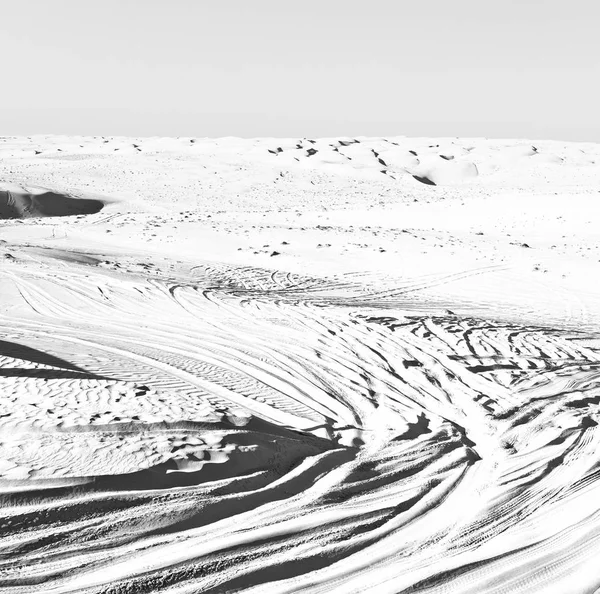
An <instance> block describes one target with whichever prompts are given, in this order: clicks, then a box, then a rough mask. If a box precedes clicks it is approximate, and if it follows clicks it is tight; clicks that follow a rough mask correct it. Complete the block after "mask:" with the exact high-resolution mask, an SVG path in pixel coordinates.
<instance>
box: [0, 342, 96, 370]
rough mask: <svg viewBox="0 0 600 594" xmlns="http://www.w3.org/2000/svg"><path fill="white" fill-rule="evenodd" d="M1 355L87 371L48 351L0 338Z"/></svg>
mask: <svg viewBox="0 0 600 594" xmlns="http://www.w3.org/2000/svg"><path fill="white" fill-rule="evenodd" d="M0 355H3V356H5V357H12V358H13V359H22V360H23V361H29V362H30V363H39V364H41V365H50V366H51V367H59V368H61V369H68V370H69V371H77V372H79V373H87V372H86V371H85V370H84V369H80V368H79V367H77V365H73V363H69V362H68V361H65V360H64V359H60V358H59V357H55V356H54V355H49V354H48V353H44V352H42V351H38V350H37V349H32V348H31V347H28V346H25V345H22V344H18V343H16V342H8V341H6V340H0ZM21 371H26V370H21Z"/></svg>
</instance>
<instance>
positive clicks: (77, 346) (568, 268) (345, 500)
mask: <svg viewBox="0 0 600 594" xmlns="http://www.w3.org/2000/svg"><path fill="white" fill-rule="evenodd" d="M59 149H60V150H59ZM0 156H1V157H2V160H1V161H0V174H1V176H2V179H4V180H5V182H4V186H2V184H1V183H0V199H5V209H4V210H2V205H1V204H0V212H4V213H6V214H5V216H10V217H12V218H6V219H5V220H3V221H0V500H1V503H2V505H1V506H0V518H1V520H0V522H1V526H2V528H1V531H0V553H1V557H0V591H1V592H15V593H25V592H44V593H45V592H48V593H51V592H56V593H58V592H64V593H67V592H85V593H89V594H91V593H98V594H99V593H105V594H109V593H110V594H117V593H130V592H136V593H137V592H165V593H169V594H175V593H177V594H183V593H189V594H192V593H198V592H210V593H225V592H255V593H260V594H262V593H275V592H277V593H283V592H290V593H292V592H293V593H295V592H306V593H317V592H323V593H325V592H326V593H331V592H336V593H350V592H357V593H359V592H360V593H362V592H372V593H374V594H375V593H377V594H379V593H388V592H389V593H400V592H405V593H408V592H411V593H426V592H427V593H434V592H436V593H438V592H439V593H454V592H457V593H465V594H466V593H472V594H476V593H477V594H478V593H481V592H494V593H501V592H502V593H504V592H507V593H508V592H511V593H512V592H524V593H525V592H526V593H529V592H539V593H546V592H556V593H557V594H558V593H560V594H564V593H569V592H582V593H583V592H594V591H595V590H596V589H597V588H600V572H599V571H598V569H597V561H596V559H597V557H598V554H599V553H600V512H599V510H598V501H599V497H600V483H599V481H598V476H599V475H598V453H597V452H598V451H599V450H600V430H599V428H598V422H599V419H600V334H599V328H600V281H598V278H600V277H599V276H598V273H599V272H600V270H599V268H600V266H599V259H600V246H599V244H598V235H597V231H596V229H597V221H598V214H600V213H599V210H600V209H599V207H598V205H597V204H598V198H597V196H598V191H599V190H600V147H598V146H595V145H583V144H564V143H562V144H561V143H550V142H546V143H531V142H527V141H488V140H482V139H468V140H448V139H442V140H432V139H406V138H391V139H362V138H361V139H326V140H314V141H313V140H308V139H301V140H295V139H294V140H291V139H287V140H278V139H262V140H239V139H222V140H216V141H210V140H201V139H122V138H120V139H113V138H106V139H103V138H95V139H91V138H60V137H48V138H41V137H40V138H28V139H26V138H20V139H4V142H3V143H2V144H1V145H0ZM596 163H598V164H596ZM49 193H50V194H51V196H52V208H54V211H52V212H50V211H49V210H48V207H47V206H45V205H44V197H45V196H46V197H47V196H48V194H49ZM61 196H62V197H64V198H65V200H66V202H64V203H62V202H60V199H61ZM3 197H4V198H3ZM15 197H17V198H18V197H26V198H27V200H25V198H23V199H22V201H21V202H20V203H19V204H25V206H26V208H25V207H24V208H21V209H20V210H19V209H15V204H16V202H15ZM32 197H35V199H33V198H32ZM23 200H25V202H23ZM77 200H87V201H88V202H87V203H83V202H80V203H78V204H79V205H83V206H82V207H81V209H79V210H78V209H77V207H73V208H75V210H73V208H72V205H73V202H72V201H75V202H76V201H77ZM57 201H58V203H57ZM17 202H18V201H17ZM92 203H93V205H94V209H95V210H94V211H90V212H89V214H80V213H82V212H87V210H85V208H84V207H85V205H86V204H87V205H89V204H92ZM57 204H58V205H59V206H60V208H59V209H58V210H59V211H60V212H56V208H57ZM65 205H67V206H65ZM9 206H10V208H9ZM97 209H101V210H99V211H98V212H95V211H96V210H97ZM50 210H52V209H50ZM57 214H58V215H63V216H56V215H57ZM50 215H53V216H50ZM67 215H69V216H67Z"/></svg>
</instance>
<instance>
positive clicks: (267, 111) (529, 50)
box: [0, 0, 600, 142]
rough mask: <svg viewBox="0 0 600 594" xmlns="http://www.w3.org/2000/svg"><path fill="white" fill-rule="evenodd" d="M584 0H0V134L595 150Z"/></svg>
mask: <svg viewBox="0 0 600 594" xmlns="http://www.w3.org/2000/svg"><path fill="white" fill-rule="evenodd" d="M599 26H600V6H599V2H598V0H360V1H358V0H302V1H297V0H294V1H291V0H210V1H209V0H0V40H1V42H2V50H1V54H0V66H1V68H0V74H1V76H2V80H3V89H2V92H1V93H0V135H5V136H6V135H17V134H24V135H31V134H50V133H52V134H84V135H128V136H129V135H130V136H197V137H204V136H242V137H253V136H297V137H312V136H338V135H343V136H359V135H364V136H393V135H406V136H487V137H504V138H506V137H519V138H534V139H535V138H537V139H543V138H554V139H563V140H584V141H597V142H600V34H599V33H598V28H599Z"/></svg>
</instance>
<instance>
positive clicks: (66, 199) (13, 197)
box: [0, 185, 104, 219]
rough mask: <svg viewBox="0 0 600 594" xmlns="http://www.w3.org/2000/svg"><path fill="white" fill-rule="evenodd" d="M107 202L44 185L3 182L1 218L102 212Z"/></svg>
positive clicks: (0, 201) (0, 192) (0, 194)
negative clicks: (4, 184) (23, 186)
mask: <svg viewBox="0 0 600 594" xmlns="http://www.w3.org/2000/svg"><path fill="white" fill-rule="evenodd" d="M103 207H104V203H103V202H102V201H100V200H92V199H89V198H75V197H74V196H68V195H67V194H60V193H58V192H51V191H49V190H45V189H42V188H35V189H34V188H20V187H18V186H12V185H11V186H10V188H7V187H2V186H0V219H29V218H35V217H67V216H72V215H86V214H95V213H97V212H100V211H101V210H102V208H103Z"/></svg>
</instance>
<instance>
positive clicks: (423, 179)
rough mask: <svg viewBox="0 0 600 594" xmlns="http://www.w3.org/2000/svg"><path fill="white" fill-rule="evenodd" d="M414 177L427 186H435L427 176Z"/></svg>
mask: <svg viewBox="0 0 600 594" xmlns="http://www.w3.org/2000/svg"><path fill="white" fill-rule="evenodd" d="M413 177H414V178H415V179H416V180H417V181H418V182H421V183H422V184H425V185H426V186H435V185H436V184H435V182H434V181H432V180H430V179H429V178H428V177H426V176H424V175H423V176H421V175H413Z"/></svg>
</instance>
